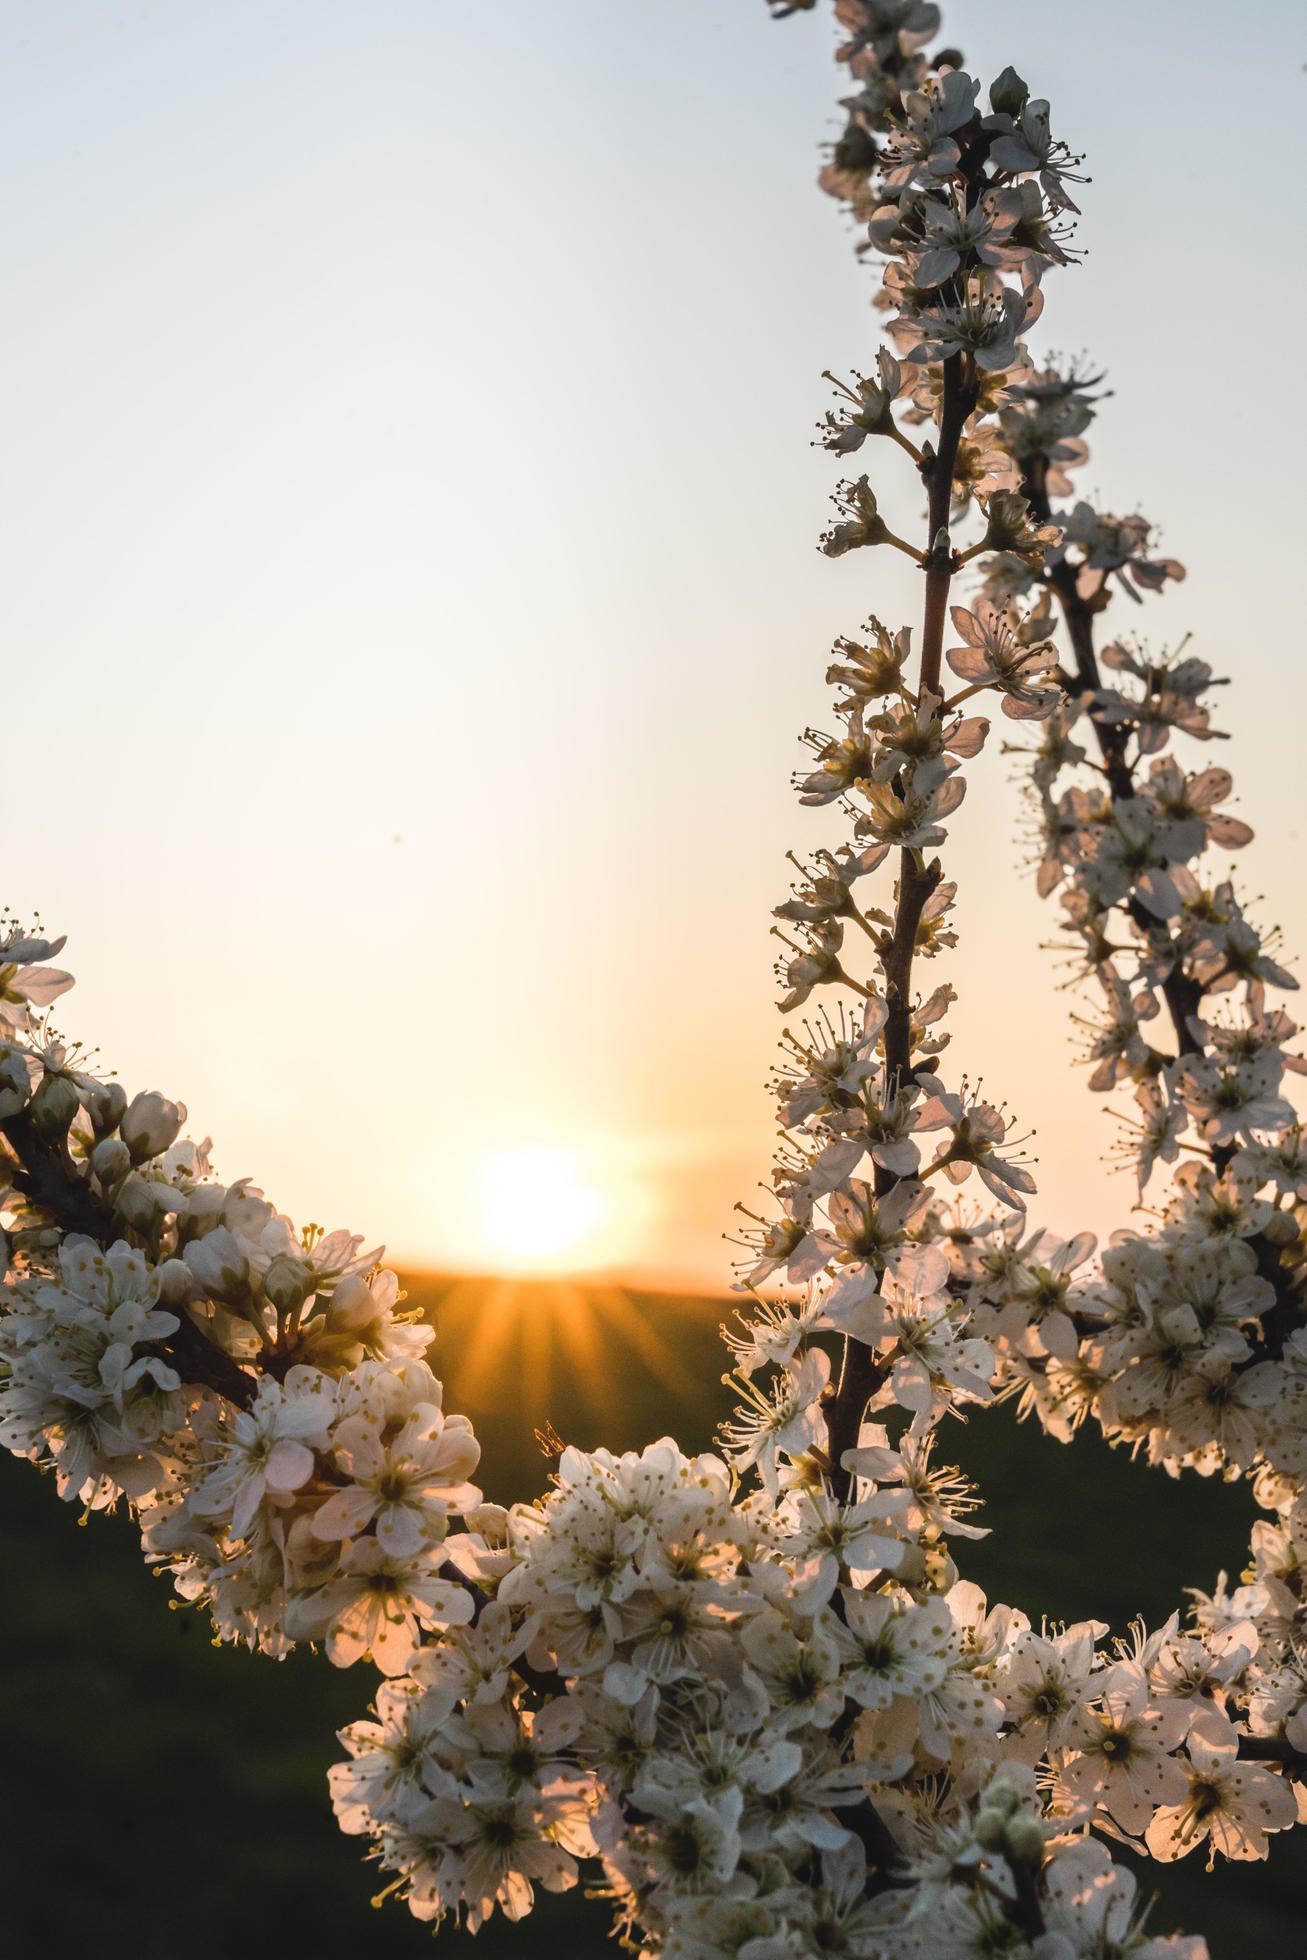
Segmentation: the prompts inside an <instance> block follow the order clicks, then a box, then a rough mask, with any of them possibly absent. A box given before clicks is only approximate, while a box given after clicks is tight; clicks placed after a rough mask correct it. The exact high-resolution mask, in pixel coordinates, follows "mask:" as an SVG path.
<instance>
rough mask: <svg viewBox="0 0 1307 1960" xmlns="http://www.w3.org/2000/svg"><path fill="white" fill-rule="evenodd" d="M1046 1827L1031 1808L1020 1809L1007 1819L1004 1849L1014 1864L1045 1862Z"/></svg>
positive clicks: (1040, 1863) (1035, 1864)
mask: <svg viewBox="0 0 1307 1960" xmlns="http://www.w3.org/2000/svg"><path fill="white" fill-rule="evenodd" d="M1044 1841H1045V1840H1044V1827H1043V1825H1042V1824H1041V1823H1040V1821H1039V1819H1038V1818H1037V1817H1036V1816H1035V1815H1034V1813H1033V1812H1032V1811H1029V1810H1018V1811H1017V1813H1016V1815H1015V1816H1013V1817H1009V1818H1008V1820H1007V1829H1006V1830H1005V1831H1004V1833H1003V1849H1004V1851H1005V1852H1006V1853H1007V1856H1008V1860H1009V1862H1010V1863H1011V1864H1014V1865H1033V1866H1036V1867H1037V1866H1039V1865H1042V1864H1043V1862H1044Z"/></svg>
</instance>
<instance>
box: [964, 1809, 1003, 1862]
mask: <svg viewBox="0 0 1307 1960" xmlns="http://www.w3.org/2000/svg"><path fill="white" fill-rule="evenodd" d="M971 1828H972V1835H973V1837H974V1838H975V1840H976V1843H977V1844H979V1845H982V1846H983V1847H984V1849H985V1850H986V1851H1001V1850H1002V1848H1003V1833H1004V1831H1005V1829H1006V1828H1007V1818H1006V1817H1005V1816H1004V1815H1003V1812H1002V1811H1001V1810H991V1809H990V1807H989V1805H988V1804H986V1805H985V1807H984V1808H983V1809H981V1810H978V1811H977V1812H976V1821H975V1823H974V1824H973V1825H972V1827H971Z"/></svg>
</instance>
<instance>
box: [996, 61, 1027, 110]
mask: <svg viewBox="0 0 1307 1960" xmlns="http://www.w3.org/2000/svg"><path fill="white" fill-rule="evenodd" d="M1029 100H1030V90H1029V88H1028V87H1027V86H1026V84H1025V83H1024V82H1023V81H1022V79H1021V77H1020V75H1018V73H1017V71H1016V69H1015V68H1013V67H1011V66H1010V65H1009V66H1008V67H1007V68H1005V69H1004V70H1003V73H1002V74H1001V75H998V76H996V77H995V79H994V81H993V82H992V83H991V84H990V90H989V106H990V108H991V109H992V110H993V111H994V114H995V115H996V116H1019V115H1020V114H1021V111H1022V110H1023V109H1024V108H1025V106H1026V103H1027V102H1028V101H1029Z"/></svg>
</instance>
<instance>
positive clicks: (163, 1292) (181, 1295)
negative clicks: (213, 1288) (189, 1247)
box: [158, 1259, 195, 1307]
mask: <svg viewBox="0 0 1307 1960" xmlns="http://www.w3.org/2000/svg"><path fill="white" fill-rule="evenodd" d="M158 1275H159V1298H160V1299H161V1300H166V1301H167V1302H168V1305H169V1306H170V1307H181V1306H185V1304H186V1302H187V1301H188V1300H189V1299H191V1298H192V1297H193V1296H194V1293H195V1279H194V1275H193V1274H192V1272H191V1269H190V1267H189V1266H188V1265H187V1264H186V1261H185V1260H184V1259H165V1260H164V1262H163V1264H162V1265H161V1266H160V1267H159V1268H158Z"/></svg>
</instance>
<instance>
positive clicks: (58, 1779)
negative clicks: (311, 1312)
mask: <svg viewBox="0 0 1307 1960" xmlns="http://www.w3.org/2000/svg"><path fill="white" fill-rule="evenodd" d="M411 1292H412V1293H413V1295H414V1296H416V1297H417V1298H420V1299H421V1300H422V1301H423V1302H424V1303H429V1305H430V1310H431V1312H432V1315H433V1318H434V1319H435V1322H436V1325H437V1327H438V1329H439V1340H438V1343H437V1348H436V1350H435V1352H434V1356H433V1358H434V1359H435V1365H436V1367H437V1372H438V1373H440V1374H442V1375H443V1376H444V1379H445V1382H446V1406H447V1407H449V1408H451V1409H459V1410H463V1411H465V1412H466V1413H467V1414H468V1415H470V1416H471V1417H472V1419H473V1422H474V1423H475V1425H476V1429H477V1433H478V1435H479V1436H480V1438H481V1441H482V1445H483V1450H484V1457H483V1466H482V1475H483V1482H484V1484H485V1488H486V1491H487V1494H488V1495H489V1496H492V1497H495V1498H498V1499H500V1500H501V1501H509V1500H512V1499H514V1498H528V1497H532V1496H535V1495H537V1494H538V1493H539V1492H540V1490H541V1489H542V1488H543V1486H544V1479H545V1474H546V1466H545V1463H544V1461H543V1459H542V1456H541V1454H540V1450H539V1446H538V1444H537V1443H536V1441H535V1438H534V1435H533V1431H534V1429H535V1428H537V1427H539V1426H542V1425H543V1424H544V1423H546V1422H547V1421H548V1422H552V1423H553V1424H554V1425H555V1427H556V1429H557V1430H558V1432H559V1433H560V1434H561V1435H563V1436H564V1437H566V1438H567V1439H568V1441H570V1442H575V1443H577V1444H579V1445H581V1446H582V1447H586V1448H593V1447H595V1446H597V1445H599V1444H600V1443H604V1444H607V1445H608V1446H609V1447H612V1448H630V1447H633V1446H636V1445H639V1444H641V1443H644V1442H647V1441H650V1440H651V1439H653V1438H655V1437H657V1436H659V1435H662V1434H664V1433H668V1432H672V1433H675V1435H676V1436H677V1439H678V1440H679V1441H680V1442H681V1443H682V1444H683V1445H684V1446H686V1447H704V1446H707V1445H708V1443H709V1442H710V1440H711V1436H712V1431H713V1428H714V1426H715V1424H716V1422H717V1421H718V1420H720V1418H721V1416H722V1415H723V1414H724V1413H725V1412H726V1408H727V1406H728V1400H729V1398H728V1395H727V1391H726V1390H725V1389H724V1388H722V1387H721V1385H720V1380H721V1375H722V1372H723V1362H724V1359H725V1355H724V1350H723V1349H722V1348H721V1346H720V1344H719V1342H718V1338H717V1325H718V1322H719V1321H720V1319H721V1318H722V1317H723V1314H724V1311H725V1310H726V1308H727V1303H726V1302H723V1301H720V1300H704V1299H692V1298H688V1297H684V1296H678V1295H661V1294H647V1293H630V1292H625V1291H623V1290H620V1289H617V1288H614V1287H599V1288H593V1289H586V1290H585V1291H582V1290H581V1289H579V1288H576V1287H571V1286H564V1285H561V1284H560V1285H551V1284H546V1283H544V1282H541V1283H537V1284H532V1285H518V1284H513V1285H511V1286H510V1285H508V1284H507V1283H479V1282H478V1283H473V1282H469V1281H460V1282H452V1283H445V1282H437V1281H430V1280H425V1281H419V1282H414V1283H413V1284H412V1286H411ZM944 1439H945V1442H946V1453H951V1454H952V1455H953V1456H954V1457H955V1458H956V1460H957V1461H959V1462H960V1463H961V1464H962V1465H963V1466H964V1468H965V1469H966V1470H967V1471H968V1472H969V1473H970V1474H972V1475H973V1476H974V1477H976V1478H977V1480H978V1481H979V1482H980V1484H981V1487H982V1489H983V1492H984V1495H985V1498H986V1501H987V1510H986V1513H985V1518H986V1521H987V1522H989V1523H990V1524H992V1525H995V1526H996V1527H997V1529H996V1531H995V1535H994V1536H993V1537H992V1538H990V1539H986V1540H983V1541H981V1542H980V1543H978V1544H976V1545H964V1546H963V1547H962V1556H963V1560H964V1570H965V1572H966V1574H967V1576H968V1577H971V1578H974V1579H976V1580H977V1581H978V1582H979V1583H980V1584H981V1585H983V1586H984V1587H985V1588H986V1589H987V1591H988V1592H989V1593H990V1595H991V1597H995V1598H1002V1599H1005V1600H1008V1601H1010V1602H1011V1603H1013V1604H1015V1605H1018V1606H1021V1607H1023V1608H1024V1609H1025V1611H1026V1612H1028V1613H1029V1614H1030V1615H1031V1616H1032V1618H1033V1619H1034V1620H1035V1621H1036V1622H1038V1620H1039V1618H1040V1616H1041V1615H1044V1614H1046V1615H1048V1616H1049V1617H1050V1618H1055V1619H1063V1620H1072V1619H1079V1618H1086V1617H1091V1616H1097V1617H1098V1618H1101V1619H1105V1620H1109V1621H1110V1622H1111V1624H1112V1626H1113V1628H1114V1630H1116V1631H1124V1629H1125V1628H1126V1626H1127V1625H1128V1623H1129V1621H1130V1619H1131V1617H1132V1616H1133V1615H1134V1614H1136V1613H1142V1614H1143V1615H1144V1616H1145V1617H1146V1619H1147V1620H1148V1622H1149V1624H1150V1625H1155V1624H1156V1623H1157V1622H1158V1621H1159V1620H1161V1619H1163V1618H1165V1616H1166V1615H1167V1613H1168V1612H1169V1611H1171V1609H1172V1608H1173V1607H1174V1606H1176V1605H1179V1604H1182V1603H1183V1588H1184V1587H1185V1586H1186V1585H1202V1586H1209V1585H1210V1584H1211V1582H1212V1580H1213V1579H1214V1577H1215V1575H1216V1573H1217V1571H1218V1570H1220V1569H1221V1568H1224V1569H1226V1570H1227V1571H1229V1572H1231V1573H1235V1572H1237V1571H1238V1570H1239V1569H1240V1568H1241V1566H1242V1565H1243V1563H1244V1559H1245V1555H1246V1546H1247V1533H1248V1523H1249V1519H1250V1517H1251V1515H1252V1505H1251V1500H1250V1499H1249V1498H1248V1497H1247V1495H1246V1494H1245V1493H1244V1492H1243V1491H1242V1490H1240V1489H1230V1488H1227V1487H1223V1486H1218V1485H1212V1484H1210V1483H1204V1482H1200V1481H1199V1480H1198V1479H1196V1478H1195V1479H1188V1480H1185V1481H1183V1482H1180V1483H1173V1482H1170V1481H1169V1480H1168V1479H1167V1478H1165V1477H1163V1476H1161V1475H1159V1474H1157V1473H1154V1472H1149V1471H1147V1470H1146V1469H1144V1468H1142V1467H1137V1466H1134V1465H1132V1464H1131V1463H1130V1462H1129V1461H1128V1460H1127V1459H1126V1458H1125V1457H1123V1456H1122V1455H1120V1454H1119V1453H1113V1452H1111V1451H1109V1450H1107V1449H1106V1448H1105V1447H1104V1446H1103V1445H1102V1444H1101V1443H1100V1442H1098V1441H1097V1439H1096V1438H1094V1437H1092V1436H1088V1435H1086V1436H1084V1437H1082V1438H1081V1439H1080V1440H1079V1441H1078V1443H1077V1444H1076V1445H1075V1447H1074V1448H1072V1449H1064V1448H1061V1447H1059V1446H1058V1445H1056V1444H1054V1443H1050V1442H1048V1441H1047V1440H1046V1439H1045V1438H1044V1437H1043V1436H1041V1435H1040V1434H1039V1433H1038V1431H1036V1430H1034V1429H1033V1428H1031V1427H1029V1426H1027V1427H1019V1426H1018V1425H1017V1424H1016V1423H1015V1422H1014V1421H1013V1420H1012V1418H1011V1416H1010V1414H1009V1412H1008V1411H1007V1410H999V1411H995V1412H993V1413H988V1414H980V1415H978V1416H976V1417H975V1418H973V1420H972V1421H971V1422H970V1423H969V1424H968V1425H966V1426H965V1427H961V1426H956V1425H955V1426H952V1427H948V1428H946V1429H945V1432H944ZM0 1493H2V1495H0V1555H2V1558H3V1563H2V1565H0V1570H2V1571H3V1574H4V1581H3V1600H4V1608H3V1612H2V1613H0V1681H2V1682H3V1705H4V1731H5V1742H6V1748H5V1751H4V1770H3V1773H2V1774H0V1846H3V1850H2V1851H0V1954H4V1955H9V1954H14V1955H18V1954H22V1955H25V1956H26V1955H28V1954H31V1955H34V1956H35V1955H40V1956H43V1957H44V1960H71V1956H79V1957H80V1956H82V1955H90V1956H95V1960H181V1957H182V1956H186V1960H335V1956H337V1955H339V1956H342V1957H343V1956H349V1960H364V1957H365V1956H372V1955H376V1956H390V1955H394V1956H396V1960H399V1956H403V1955H406V1954H408V1955H413V1954H430V1953H432V1951H433V1948H432V1943H431V1942H432V1935H431V1933H430V1931H429V1930H428V1929H426V1928H424V1927H421V1926H419V1925H418V1924H417V1923H416V1922H415V1921H413V1920H412V1919H410V1918H409V1916H408V1914H407V1913H406V1912H405V1911H404V1909H403V1907H402V1906H399V1905H396V1904H395V1903H394V1902H393V1901H390V1902H388V1903H387V1904H386V1905H385V1906H384V1907H383V1908H382V1909H381V1910H379V1911H378V1910H374V1909H373V1908H372V1906H371V1904H370V1898H371V1895H372V1894H373V1893H374V1892H375V1891H377V1890H378V1889H379V1886H380V1884H381V1883H382V1882H383V1880H382V1879H381V1877H380V1876H379V1875H378V1874H377V1872H376V1871H375V1868H373V1867H371V1866H368V1865H366V1864H364V1863H363V1861H362V1858H361V1856H360V1849H359V1844H358V1841H357V1840H352V1839H348V1838H344V1837H342V1836H341V1835H340V1834H339V1833H338V1832H337V1830H336V1827H335V1824H334V1822H333V1820H332V1816H331V1810H330V1806H329V1804H328V1802H327V1794H326V1781H325V1778H326V1770H327V1766H328V1764H329V1763H330V1762H332V1761H333V1760H334V1759H335V1757H336V1756H337V1755H338V1754H339V1753H340V1751H339V1747H338V1745H337V1744H336V1742H335V1731H336V1729H338V1728H339V1727H341V1726H342V1725H343V1724H344V1723H345V1722H348V1721H351V1720H353V1719H354V1718H355V1717H356V1716H358V1715H361V1714H362V1713H364V1712H365V1708H366V1703H367V1700H368V1697H369V1692H370V1689H369V1680H368V1677H367V1676H366V1675H365V1673H364V1671H363V1670H359V1669H356V1670H354V1671H353V1672H342V1671H338V1670H336V1669H334V1668H332V1667H331V1666H330V1665H329V1664H328V1663H327V1662H326V1660H325V1659H324V1658H322V1657H321V1656H315V1655H312V1654H308V1653H303V1654H297V1655H295V1656H293V1657H292V1658H291V1659H290V1660H288V1661H285V1662H282V1663H280V1664H278V1663H276V1662H272V1661H267V1660H263V1659H261V1658H258V1657H255V1656H251V1655H248V1654H246V1653H243V1652H234V1651H232V1650H230V1649H222V1650H217V1649H215V1648H214V1647H212V1646H211V1645H210V1642H209V1637H208V1635H207V1632H206V1630H205V1624H204V1622H203V1621H202V1619H201V1618H200V1617H199V1616H198V1615H196V1614H194V1613H192V1612H186V1611H170V1610H169V1605H168V1601H169V1596H170V1589H169V1586H168V1583H167V1581H166V1579H159V1578H154V1577H152V1576H151V1575H150V1573H149V1572H147V1570H146V1569H145V1567H144V1566H143V1564H142V1562H141V1559H140V1555H139V1551H138V1548H137V1542H136V1537H135V1534H134V1532H133V1530H132V1528H131V1526H130V1525H129V1524H128V1523H127V1521H126V1520H125V1519H121V1518H109V1519H104V1518H95V1519H92V1520H91V1521H90V1523H89V1524H87V1525H86V1526H85V1528H81V1529H79V1527H78V1525H77V1519H76V1512H75V1510H74V1509H73V1508H72V1507H69V1506H64V1505H61V1504H60V1503H59V1501H58V1499H57V1498H56V1495H55V1491H54V1487H53V1484H52V1483H51V1482H50V1481H49V1480H48V1479H46V1478H43V1477H40V1476H38V1475H36V1474H35V1473H34V1472H33V1471H32V1470H31V1469H30V1468H29V1467H28V1466H26V1465H25V1464H20V1463H16V1462H14V1461H13V1460H12V1459H11V1458H9V1457H4V1458H3V1459H2V1460H0ZM1305 1836H1307V1834H1305V1833H1304V1832H1302V1831H1299V1832H1297V1833H1294V1834H1292V1836H1287V1837H1283V1838H1278V1839H1273V1840H1272V1855H1271V1859H1270V1862H1269V1864H1268V1865H1251V1866H1247V1865H1245V1866H1230V1865H1223V1866H1221V1868H1220V1869H1219V1870H1218V1871H1217V1872H1216V1873H1214V1874H1212V1875H1211V1876H1210V1877H1209V1876H1208V1875H1207V1874H1206V1873H1205V1872H1204V1871H1203V1869H1202V1865H1201V1863H1200V1862H1199V1861H1200V1858H1201V1853H1195V1854H1193V1856H1192V1857H1191V1858H1190V1859H1188V1860H1187V1861H1185V1863H1184V1864H1182V1865H1180V1866H1177V1867H1172V1868H1170V1869H1169V1870H1166V1871H1160V1868H1159V1867H1157V1866H1156V1865H1150V1866H1148V1868H1147V1870H1146V1871H1145V1872H1144V1873H1143V1874H1142V1883H1143V1885H1144V1886H1145V1888H1146V1889H1147V1891H1149V1892H1152V1891H1156V1892H1157V1894H1158V1898H1157V1903H1156V1907H1155V1909H1154V1914H1153V1917H1152V1920H1151V1921H1150V1925H1151V1927H1152V1929H1153V1930H1154V1931H1157V1932H1163V1931H1169V1930H1172V1929H1173V1928H1175V1927H1177V1926H1182V1927H1184V1928H1186V1929H1187V1930H1190V1931H1205V1932H1206V1933H1207V1934H1208V1937H1209V1939H1210V1941H1211V1946H1212V1952H1213V1954H1214V1956H1216V1960H1242V1957H1243V1956H1245V1955H1248V1954H1252V1953H1255V1952H1258V1951H1265V1952H1268V1953H1275V1954H1282V1955H1286V1956H1287V1955H1290V1954H1297V1953H1303V1952H1307V1931H1304V1924H1305V1923H1307V1842H1304V1837H1305ZM1159 1871H1160V1876H1159ZM434 1950H435V1951H437V1952H438V1953H439V1954H441V1955H442V1956H447V1960H507V1956H509V1955H514V1954H515V1955H517V1956H519V1960H553V1956H554V1955H559V1956H564V1955H565V1956H566V1960H598V1956H600V1955H608V1956H612V1955H613V1954H614V1953H615V1952H616V1949H615V1947H614V1946H613V1945H612V1944H611V1943H610V1942H609V1940H608V1918H607V1913H606V1911H605V1908H604V1907H603V1906H602V1905H599V1904H591V1903H588V1902H587V1901H586V1900H585V1899H584V1898H582V1897H580V1896H578V1894H577V1893H575V1892H574V1893H571V1894H569V1895H567V1896H566V1897H564V1898H561V1899H560V1898H551V1897H545V1898H544V1899H543V1900H542V1901H541V1903H540V1904H539V1906H538V1907H537V1910H536V1911H535V1912H534V1913H533V1914H532V1916H531V1918H530V1919H529V1920H528V1921H527V1922H526V1923H525V1925H523V1926H522V1927H519V1928H514V1927H512V1926H506V1925H505V1924H504V1923H503V1922H502V1921H501V1920H500V1919H499V1918H498V1917H496V1919H494V1920H493V1921H492V1922H491V1924H490V1925H489V1926H488V1927H487V1928H486V1929H485V1930H484V1931H483V1932H482V1933H481V1934H480V1935H479V1936H478V1938H477V1939H476V1941H475V1943H474V1942H473V1941H472V1940H471V1939H470V1938H469V1937H468V1936H467V1935H465V1934H461V1933H457V1932H454V1931H452V1930H448V1931H446V1932H443V1933H441V1934H440V1935H439V1943H438V1947H437V1948H436V1949H434Z"/></svg>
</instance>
